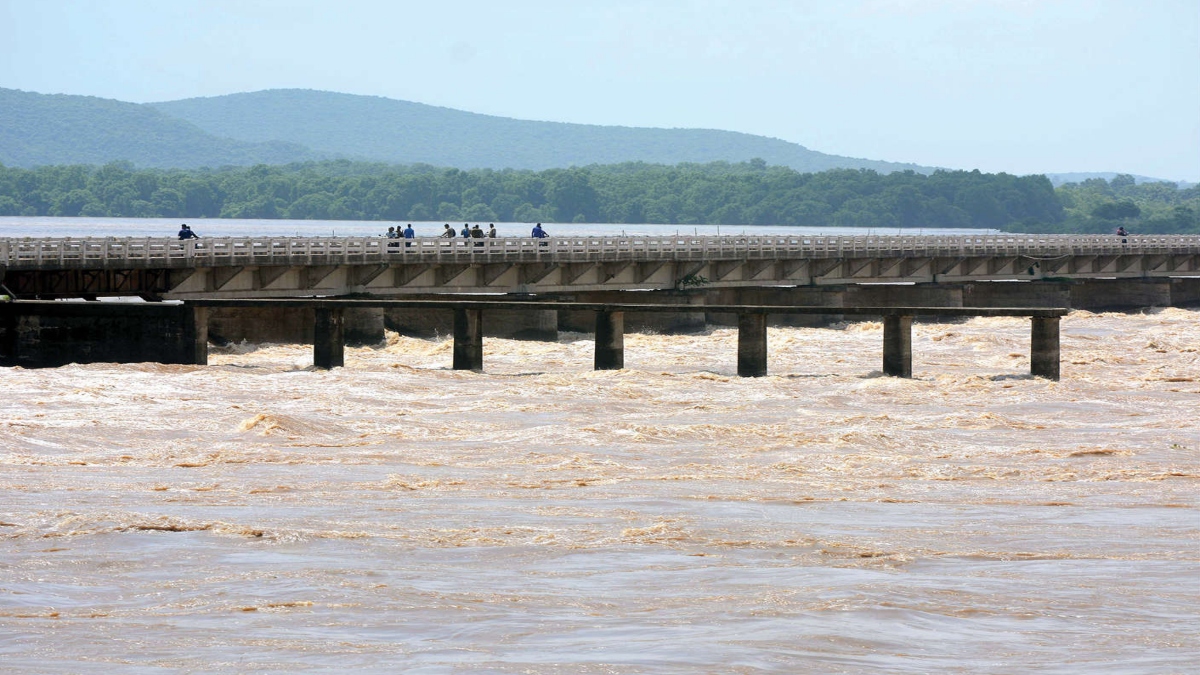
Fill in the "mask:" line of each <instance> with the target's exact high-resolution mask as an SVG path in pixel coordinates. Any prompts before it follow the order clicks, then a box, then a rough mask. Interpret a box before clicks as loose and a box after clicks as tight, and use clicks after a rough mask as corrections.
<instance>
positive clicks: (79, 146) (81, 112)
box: [0, 89, 318, 168]
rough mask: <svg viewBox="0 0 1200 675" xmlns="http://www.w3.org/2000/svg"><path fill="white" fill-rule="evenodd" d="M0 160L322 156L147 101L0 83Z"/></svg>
mask: <svg viewBox="0 0 1200 675" xmlns="http://www.w3.org/2000/svg"><path fill="white" fill-rule="evenodd" d="M0 120H3V123H2V124H0V164H5V165H7V166H19V167H32V166H44V165H51V164H107V163H109V162H113V161H128V162H132V163H133V164H135V165H137V166H143V167H158V168H195V167H201V166H211V167H217V166H225V165H249V164H257V163H265V164H280V163H286V162H295V161H303V160H311V159H317V158H318V155H317V154H316V153H313V152H312V151H310V150H308V149H306V148H303V147H300V146H297V145H295V144H292V143H287V142H280V141H270V142H264V143H254V142H246V141H238V140H232V139H228V138H218V137H216V136H214V135H212V134H210V133H208V132H206V131H204V130H202V129H200V128H199V127H197V126H195V125H194V124H191V123H190V122H187V121H185V120H181V119H177V118H174V117H171V116H169V115H167V114H165V113H163V112H161V111H159V110H156V109H154V108H152V107H150V106H145V105H139V104H136V103H125V102H123V101H115V100H111V99H103V98H96V97H92V96H68V95H62V94H37V93H32V92H25V91H19V90H16V89H0Z"/></svg>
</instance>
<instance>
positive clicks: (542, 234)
mask: <svg viewBox="0 0 1200 675" xmlns="http://www.w3.org/2000/svg"><path fill="white" fill-rule="evenodd" d="M531 234H532V236H533V238H534V239H545V238H546V237H549V236H550V235H549V234H547V233H546V231H545V230H543V229H542V224H541V223H538V224H537V225H534V226H533V232H532V233H531Z"/></svg>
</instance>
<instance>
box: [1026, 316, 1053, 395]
mask: <svg viewBox="0 0 1200 675" xmlns="http://www.w3.org/2000/svg"><path fill="white" fill-rule="evenodd" d="M1059 320H1060V318H1059V317H1057V316H1048V317H1039V316H1035V317H1033V331H1032V332H1033V335H1032V340H1031V341H1030V342H1031V344H1030V348H1029V372H1030V373H1031V374H1032V375H1033V376H1034V377H1044V378H1046V379H1048V380H1058V378H1059V373H1058V364H1059V344H1058V323H1059Z"/></svg>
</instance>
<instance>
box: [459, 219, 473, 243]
mask: <svg viewBox="0 0 1200 675" xmlns="http://www.w3.org/2000/svg"><path fill="white" fill-rule="evenodd" d="M459 234H460V235H462V238H463V239H470V238H471V226H470V225H468V224H467V223H463V229H462V230H461V231H460V232H459Z"/></svg>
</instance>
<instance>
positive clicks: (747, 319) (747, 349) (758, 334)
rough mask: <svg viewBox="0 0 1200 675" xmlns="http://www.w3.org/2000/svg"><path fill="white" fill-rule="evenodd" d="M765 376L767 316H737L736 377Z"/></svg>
mask: <svg viewBox="0 0 1200 675" xmlns="http://www.w3.org/2000/svg"><path fill="white" fill-rule="evenodd" d="M766 374H767V315H766V314H739V315H738V375H739V376H740V377H762V376H764V375H766Z"/></svg>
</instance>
